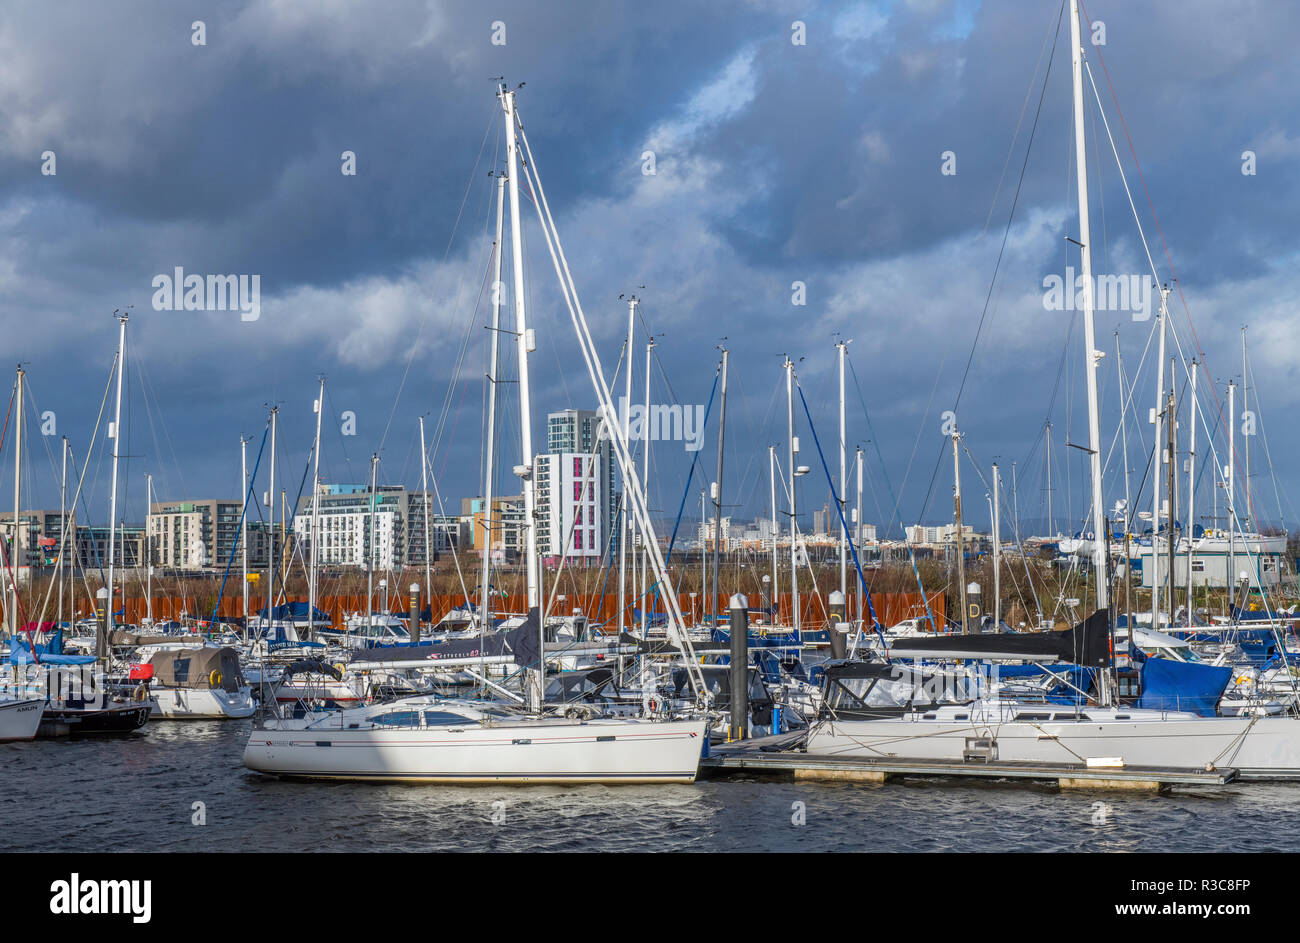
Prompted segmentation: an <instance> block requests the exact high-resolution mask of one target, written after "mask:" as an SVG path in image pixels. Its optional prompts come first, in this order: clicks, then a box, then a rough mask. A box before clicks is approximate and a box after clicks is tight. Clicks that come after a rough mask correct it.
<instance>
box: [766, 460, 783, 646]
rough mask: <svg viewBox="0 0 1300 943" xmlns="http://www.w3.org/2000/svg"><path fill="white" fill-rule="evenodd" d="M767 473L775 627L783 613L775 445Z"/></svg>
mask: <svg viewBox="0 0 1300 943" xmlns="http://www.w3.org/2000/svg"><path fill="white" fill-rule="evenodd" d="M767 472H768V476H769V478H770V479H771V482H772V499H771V500H772V599H771V600H770V601H769V603H768V604H769V605H770V606H771V607H772V624H773V625H775V624H776V621H777V616H779V615H780V612H781V606H780V604H778V603H777V601H776V600H777V597H778V595H779V594H780V592H781V588H780V584H778V583H777V581H776V571H777V562H776V554H777V549H776V545H777V543H778V541H777V539H776V538H777V535H778V534H779V533H780V530H778V528H779V526H780V525H779V524H778V523H777V517H776V446H775V445H769V446H768V447H767Z"/></svg>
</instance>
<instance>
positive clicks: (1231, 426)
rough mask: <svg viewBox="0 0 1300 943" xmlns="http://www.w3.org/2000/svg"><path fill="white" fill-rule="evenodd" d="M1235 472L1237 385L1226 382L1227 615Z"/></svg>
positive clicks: (1233, 562) (1232, 586) (1231, 596)
mask: <svg viewBox="0 0 1300 943" xmlns="http://www.w3.org/2000/svg"><path fill="white" fill-rule="evenodd" d="M1236 471H1237V384H1235V383H1234V382H1233V381H1231V380H1229V381H1228V474H1227V479H1228V483H1227V485H1226V486H1225V487H1226V488H1227V492H1228V574H1227V575H1228V578H1227V581H1226V585H1227V588H1228V600H1229V603H1230V605H1229V607H1228V614H1229V615H1231V614H1232V605H1233V604H1235V603H1236V599H1237V556H1236V550H1237V548H1236V542H1237V540H1236V538H1237V501H1236V498H1235V496H1234V493H1233V492H1234V490H1235V486H1236Z"/></svg>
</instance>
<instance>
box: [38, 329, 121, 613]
mask: <svg viewBox="0 0 1300 943" xmlns="http://www.w3.org/2000/svg"><path fill="white" fill-rule="evenodd" d="M117 320H118V325H119V328H118V339H117V399H116V405H115V406H114V407H113V427H112V429H111V430H110V431H111V432H112V434H113V484H112V486H111V487H112V490H111V491H110V492H109V499H108V587H107V589H108V603H107V607H108V615H107V620H106V622H105V627H106V634H107V637H108V638H112V637H113V611H114V610H113V576H114V572H115V564H116V563H117V463H118V458H119V457H120V455H121V452H122V450H121V448H120V445H121V442H122V377H123V375H124V374H125V373H126V321H127V313H126V312H125V311H122V312H121V313H119V314H118V315H117ZM18 375H19V377H20V378H21V376H22V371H21V370H20V371H19V374H18ZM20 388H21V387H20ZM18 428H19V429H22V423H21V422H20V423H19V424H18ZM15 490H16V489H15ZM17 497H18V496H17V495H16V494H15V495H14V500H17ZM17 523H18V518H17V516H16V515H15V517H14V524H15V525H16V524H17ZM15 536H16V532H15ZM123 604H125V599H124V601H123ZM124 614H125V613H124Z"/></svg>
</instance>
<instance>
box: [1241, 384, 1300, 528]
mask: <svg viewBox="0 0 1300 943" xmlns="http://www.w3.org/2000/svg"><path fill="white" fill-rule="evenodd" d="M1247 369H1248V370H1249V371H1250V379H1251V382H1252V383H1253V382H1254V380H1255V365H1254V364H1249V365H1248V367H1247ZM1255 410H1256V412H1258V411H1259V402H1258V400H1257V401H1256V403H1255ZM1259 432H1260V438H1261V439H1263V440H1264V457H1265V458H1266V459H1268V473H1269V477H1270V478H1272V480H1273V492H1274V496H1275V498H1276V500H1277V513H1278V516H1279V518H1280V521H1279V523H1281V524H1282V525H1283V526H1285V521H1286V512H1285V511H1284V510H1282V492H1281V491H1280V490H1279V489H1278V484H1277V468H1276V466H1274V464H1273V452H1272V450H1271V449H1270V448H1269V446H1268V434H1267V433H1266V432H1264V419H1263V416H1262V415H1261V416H1260V418H1259ZM1286 503H1287V504H1288V505H1290V504H1291V502H1290V500H1289V499H1288V500H1287V502H1286ZM1291 515H1292V516H1293V517H1294V516H1295V507H1294V506H1292V507H1291Z"/></svg>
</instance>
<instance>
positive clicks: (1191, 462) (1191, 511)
mask: <svg viewBox="0 0 1300 943" xmlns="http://www.w3.org/2000/svg"><path fill="white" fill-rule="evenodd" d="M1197 366H1198V365H1197V363H1196V360H1195V359H1193V360H1192V389H1191V394H1190V395H1189V397H1188V407H1189V410H1190V416H1191V425H1192V431H1191V433H1190V436H1189V439H1188V446H1187V627H1188V628H1189V629H1190V628H1191V627H1192V540H1193V539H1194V538H1195V536H1196V532H1195V531H1196V524H1195V521H1196V516H1195V515H1196V368H1197Z"/></svg>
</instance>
